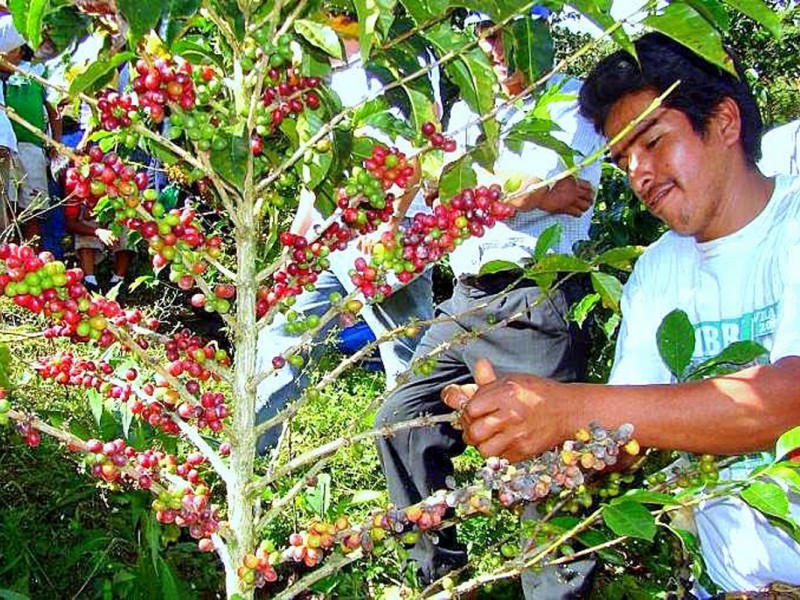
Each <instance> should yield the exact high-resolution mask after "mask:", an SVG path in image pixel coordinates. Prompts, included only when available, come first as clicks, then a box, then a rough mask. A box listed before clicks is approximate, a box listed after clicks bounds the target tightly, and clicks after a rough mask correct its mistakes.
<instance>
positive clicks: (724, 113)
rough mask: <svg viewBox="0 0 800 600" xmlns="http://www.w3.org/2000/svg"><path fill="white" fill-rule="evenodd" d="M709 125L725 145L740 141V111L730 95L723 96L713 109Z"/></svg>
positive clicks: (729, 145) (730, 145) (732, 144)
mask: <svg viewBox="0 0 800 600" xmlns="http://www.w3.org/2000/svg"><path fill="white" fill-rule="evenodd" d="M710 125H711V126H712V127H714V130H715V133H716V134H717V135H719V137H720V140H721V141H722V142H723V143H724V144H725V145H726V146H728V147H732V146H735V145H736V144H737V143H741V139H742V113H741V111H740V110H739V105H738V104H737V103H736V101H735V100H734V99H733V98H731V97H730V96H726V97H725V98H723V99H722V101H721V102H720V103H719V104H718V105H717V107H716V108H715V109H714V114H713V115H712V117H711V123H710Z"/></svg>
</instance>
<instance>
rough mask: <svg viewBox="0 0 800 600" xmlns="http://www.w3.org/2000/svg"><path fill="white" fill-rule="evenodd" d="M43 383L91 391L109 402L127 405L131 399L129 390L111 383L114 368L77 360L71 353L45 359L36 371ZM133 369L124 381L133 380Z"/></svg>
mask: <svg viewBox="0 0 800 600" xmlns="http://www.w3.org/2000/svg"><path fill="white" fill-rule="evenodd" d="M36 371H37V372H38V373H39V375H40V376H41V377H42V378H43V379H52V380H53V381H55V382H56V383H58V384H59V385H66V386H73V387H82V388H86V389H94V390H97V391H98V392H100V393H101V394H105V395H106V396H107V397H109V398H113V399H115V400H119V401H121V402H126V401H127V400H128V399H129V398H130V397H131V392H132V389H131V386H130V384H129V383H123V382H122V381H121V380H119V381H118V382H112V381H110V380H109V378H110V377H111V376H112V375H113V374H114V367H113V366H112V365H111V364H109V363H108V362H106V361H104V360H99V361H93V360H85V359H80V358H77V357H76V356H75V355H74V354H73V353H72V352H64V353H61V354H58V355H56V356H50V357H46V358H44V359H43V360H42V361H41V363H40V364H39V365H37V367H36ZM136 376H137V373H136V369H133V368H130V369H127V370H126V372H125V373H124V378H125V380H127V381H133V380H134V379H136Z"/></svg>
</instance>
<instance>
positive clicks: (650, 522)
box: [603, 500, 656, 541]
mask: <svg viewBox="0 0 800 600" xmlns="http://www.w3.org/2000/svg"><path fill="white" fill-rule="evenodd" d="M603 521H604V522H605V524H606V525H607V526H608V528H609V529H610V530H611V531H613V532H614V533H616V534H617V535H620V536H623V535H624V536H628V537H633V538H639V539H643V540H649V541H652V540H653V537H654V536H655V535H656V520H655V519H654V518H653V515H651V514H650V511H649V510H647V509H646V508H645V507H644V506H643V505H641V504H639V503H638V502H632V501H631V500H623V501H622V502H620V503H619V504H611V505H609V506H607V507H606V508H605V509H604V510H603Z"/></svg>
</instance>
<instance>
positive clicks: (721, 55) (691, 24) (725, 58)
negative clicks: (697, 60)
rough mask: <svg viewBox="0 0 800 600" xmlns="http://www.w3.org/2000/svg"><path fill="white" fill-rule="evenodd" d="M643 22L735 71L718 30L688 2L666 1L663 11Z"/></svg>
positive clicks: (715, 63) (729, 70) (717, 63)
mask: <svg viewBox="0 0 800 600" xmlns="http://www.w3.org/2000/svg"><path fill="white" fill-rule="evenodd" d="M642 22H643V23H644V24H645V25H647V26H648V27H650V28H651V29H655V30H656V31H659V32H661V33H663V34H664V35H666V36H668V37H671V38H672V39H673V40H675V41H676V42H678V43H679V44H682V45H683V46H686V47H687V48H689V49H690V50H692V51H693V52H694V53H696V54H698V55H699V56H701V57H703V58H704V59H706V60H707V61H708V62H710V63H712V64H714V65H717V66H718V67H721V68H722V69H725V70H726V71H728V72H729V73H733V74H735V69H734V68H733V61H732V60H731V57H730V56H729V55H728V53H727V52H725V50H724V48H723V46H722V37H721V36H720V33H719V31H718V30H717V29H715V28H714V26H713V25H711V24H710V23H709V22H708V21H706V20H705V19H704V18H703V16H702V15H701V14H700V13H698V12H697V11H696V10H695V9H694V8H692V7H691V6H689V5H688V4H682V3H678V2H676V3H672V4H669V5H668V6H667V8H666V9H664V12H663V13H662V14H660V15H655V16H651V17H647V18H645V19H644V20H643V21H642ZM676 79H677V77H676Z"/></svg>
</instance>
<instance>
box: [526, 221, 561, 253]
mask: <svg viewBox="0 0 800 600" xmlns="http://www.w3.org/2000/svg"><path fill="white" fill-rule="evenodd" d="M563 230H564V228H563V227H562V226H561V223H553V224H552V225H550V227H548V228H547V229H545V230H544V231H543V232H542V233H541V234H540V235H539V237H538V238H537V240H536V248H534V249H533V259H534V260H536V261H539V260H542V258H544V256H545V254H547V253H548V252H549V251H550V250H551V249H552V248H555V247H556V246H557V245H558V244H559V242H561V235H562V233H563Z"/></svg>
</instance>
